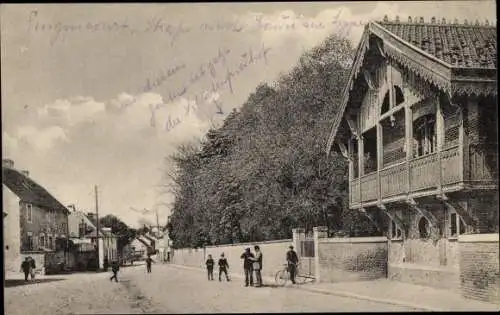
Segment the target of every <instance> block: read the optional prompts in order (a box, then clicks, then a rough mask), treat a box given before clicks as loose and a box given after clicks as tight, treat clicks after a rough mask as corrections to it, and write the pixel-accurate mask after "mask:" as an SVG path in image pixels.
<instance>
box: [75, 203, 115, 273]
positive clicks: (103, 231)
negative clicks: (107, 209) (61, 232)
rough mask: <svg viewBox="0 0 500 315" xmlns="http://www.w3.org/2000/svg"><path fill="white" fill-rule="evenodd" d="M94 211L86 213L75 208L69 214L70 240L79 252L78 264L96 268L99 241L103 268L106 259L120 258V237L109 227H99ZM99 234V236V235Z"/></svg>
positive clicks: (84, 267)
mask: <svg viewBox="0 0 500 315" xmlns="http://www.w3.org/2000/svg"><path fill="white" fill-rule="evenodd" d="M94 222H95V215H94V213H84V212H82V211H78V210H74V211H72V212H71V214H70V216H69V226H70V228H69V235H70V241H71V244H72V245H73V247H74V248H75V252H76V253H78V254H77V255H78V257H79V262H78V264H79V265H80V266H81V267H80V268H83V269H89V268H91V269H93V268H96V267H97V266H96V262H97V242H98V241H99V260H98V261H99V268H103V266H104V259H105V258H107V259H108V261H109V262H111V261H113V260H117V259H118V237H117V236H116V235H114V234H113V233H112V232H111V228H109V227H100V231H99V234H97V232H96V231H97V227H96V224H95V223H94ZM97 235H99V237H97Z"/></svg>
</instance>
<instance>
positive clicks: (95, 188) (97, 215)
mask: <svg viewBox="0 0 500 315" xmlns="http://www.w3.org/2000/svg"><path fill="white" fill-rule="evenodd" d="M94 191H95V216H96V228H97V231H96V237H97V271H99V268H100V267H101V266H100V259H99V258H100V257H99V250H100V248H99V231H100V229H99V199H98V196H97V194H98V191H97V185H95V186H94Z"/></svg>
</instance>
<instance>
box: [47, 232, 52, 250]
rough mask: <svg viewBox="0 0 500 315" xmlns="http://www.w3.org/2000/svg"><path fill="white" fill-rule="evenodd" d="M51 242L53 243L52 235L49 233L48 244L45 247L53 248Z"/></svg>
mask: <svg viewBox="0 0 500 315" xmlns="http://www.w3.org/2000/svg"><path fill="white" fill-rule="evenodd" d="M52 243H53V238H52V235H49V244H48V245H49V246H47V247H48V248H50V249H52V248H53V245H52Z"/></svg>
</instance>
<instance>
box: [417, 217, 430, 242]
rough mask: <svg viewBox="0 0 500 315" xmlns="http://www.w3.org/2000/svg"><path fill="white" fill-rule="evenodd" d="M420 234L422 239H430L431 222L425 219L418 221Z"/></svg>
mask: <svg viewBox="0 0 500 315" xmlns="http://www.w3.org/2000/svg"><path fill="white" fill-rule="evenodd" d="M418 232H419V235H420V238H428V237H429V235H430V234H431V233H430V226H429V221H427V219H426V218H425V217H422V218H420V220H419V221H418Z"/></svg>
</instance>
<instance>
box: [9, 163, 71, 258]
mask: <svg viewBox="0 0 500 315" xmlns="http://www.w3.org/2000/svg"><path fill="white" fill-rule="evenodd" d="M2 172H3V184H4V186H6V187H7V189H8V195H9V194H10V192H12V193H13V194H15V195H16V196H17V197H18V198H19V202H18V208H19V212H18V214H19V221H18V222H19V232H18V233H19V247H20V248H19V250H20V256H21V259H24V258H23V257H26V256H32V257H33V258H34V259H35V261H36V262H37V266H39V268H42V267H45V268H50V267H51V266H49V265H48V264H49V263H50V262H52V261H53V259H48V257H49V256H54V255H55V254H56V253H58V252H60V253H62V261H58V262H57V263H66V262H67V257H66V254H65V253H66V252H67V246H68V238H67V235H68V214H69V210H68V209H67V208H66V207H65V206H64V205H62V204H61V203H60V202H59V201H58V200H57V199H56V198H55V197H53V196H52V195H51V194H50V193H49V192H48V191H47V190H46V189H45V188H43V187H42V186H41V185H39V184H38V183H36V182H35V181H34V180H33V179H32V178H30V177H29V173H28V172H27V171H19V170H17V169H15V168H14V163H13V162H12V161H11V160H7V161H5V160H4V163H3V165H2ZM4 191H6V190H5V189H4ZM9 191H10V192H9ZM8 202H9V201H8ZM10 203H11V204H10V206H9V207H11V208H15V205H14V204H13V203H14V202H12V201H11V202H10ZM12 228H14V227H13V226H12ZM16 246H17V245H16ZM9 248H10V247H9ZM59 256H60V255H59Z"/></svg>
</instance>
